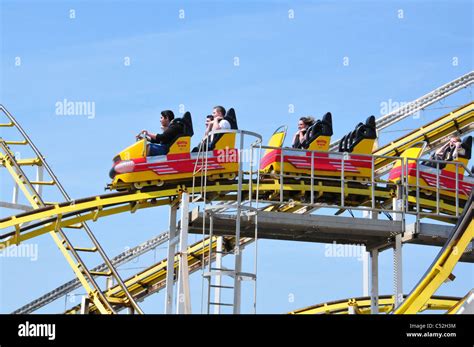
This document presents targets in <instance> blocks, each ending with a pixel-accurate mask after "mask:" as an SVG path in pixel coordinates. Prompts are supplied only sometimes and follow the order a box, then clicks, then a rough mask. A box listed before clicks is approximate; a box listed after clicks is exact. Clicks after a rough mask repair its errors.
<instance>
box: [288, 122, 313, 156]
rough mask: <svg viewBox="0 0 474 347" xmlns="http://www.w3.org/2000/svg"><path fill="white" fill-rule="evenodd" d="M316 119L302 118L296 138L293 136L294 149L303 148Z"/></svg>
mask: <svg viewBox="0 0 474 347" xmlns="http://www.w3.org/2000/svg"><path fill="white" fill-rule="evenodd" d="M313 123H314V118H313V117H311V116H306V117H301V118H300V120H299V121H298V131H297V132H296V134H295V136H293V144H292V145H291V147H292V148H300V149H301V148H303V145H302V144H303V142H304V140H305V137H306V131H307V130H308V128H309V127H310V126H311V125H313Z"/></svg>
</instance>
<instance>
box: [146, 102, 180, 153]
mask: <svg viewBox="0 0 474 347" xmlns="http://www.w3.org/2000/svg"><path fill="white" fill-rule="evenodd" d="M160 123H161V129H162V130H163V133H162V134H153V133H150V132H149V131H148V130H143V131H142V132H141V133H140V134H144V135H146V136H147V137H148V138H149V139H150V144H149V145H148V153H147V155H148V156H155V155H166V154H167V153H168V151H169V149H170V145H171V143H172V142H173V141H174V140H175V139H176V138H177V137H178V136H180V135H181V134H183V133H184V128H183V124H182V123H180V122H176V121H174V113H173V111H171V110H165V111H161V119H160Z"/></svg>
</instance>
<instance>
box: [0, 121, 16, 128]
mask: <svg viewBox="0 0 474 347" xmlns="http://www.w3.org/2000/svg"><path fill="white" fill-rule="evenodd" d="M14 125H15V124H13V123H12V122H10V123H0V128H8V127H12V126H14Z"/></svg>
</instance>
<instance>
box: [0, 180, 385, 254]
mask: <svg viewBox="0 0 474 347" xmlns="http://www.w3.org/2000/svg"><path fill="white" fill-rule="evenodd" d="M183 189H186V187H182V186H178V187H176V188H174V189H164V190H158V191H152V192H141V191H136V192H129V193H112V194H107V195H103V196H96V197H92V198H88V199H82V200H77V201H75V202H74V203H63V204H56V205H54V206H48V207H46V208H41V209H37V210H35V211H31V212H27V213H22V214H20V215H17V216H11V217H9V218H6V219H4V220H1V221H0V229H5V228H9V227H17V226H19V225H21V224H24V223H29V222H34V221H41V220H44V219H50V218H58V217H62V218H61V220H60V221H59V222H58V225H59V226H61V227H66V226H70V225H74V224H77V223H80V222H84V221H87V220H91V219H92V220H97V219H98V218H101V217H104V216H110V215H112V214H116V213H123V212H128V211H133V210H137V209H142V208H147V207H153V206H159V205H161V204H167V203H169V201H170V200H169V199H170V198H172V197H175V196H177V195H178V194H179V192H180V191H181V190H183ZM236 189H237V185H235V184H216V185H212V186H208V187H207V188H206V190H207V193H233V192H235V191H236ZM249 189H250V186H249V185H248V184H244V185H243V190H244V191H248V190H249ZM252 189H253V190H256V185H255V184H254V185H252ZM316 189H317V191H319V192H322V193H338V194H340V192H341V188H340V187H339V186H325V185H321V186H318V187H317V188H316ZM259 190H260V191H261V192H271V191H273V192H275V193H278V194H279V192H280V184H279V183H271V184H269V183H265V184H260V187H259ZM283 190H284V191H285V193H289V192H299V193H304V192H307V191H309V190H310V187H309V186H307V185H304V184H284V185H283ZM195 192H196V193H199V187H196V189H195ZM345 193H346V194H347V195H350V194H352V195H356V196H359V197H360V196H366V197H370V196H371V190H370V187H364V188H350V187H345ZM375 193H376V194H375V196H376V197H378V198H383V199H390V198H392V197H393V192H391V191H386V190H378V189H376V190H375ZM157 199H164V201H162V202H161V203H160V202H159V201H156V202H155V200H157ZM120 204H123V205H125V206H121V207H118V206H117V205H120ZM76 214H81V216H80V217H76V216H75V215H76ZM69 215H71V217H65V216H69ZM13 217H14V218H13ZM48 224H49V225H46V226H43V227H41V228H39V229H35V230H34V231H31V232H28V233H22V234H20V235H19V236H18V237H14V236H12V237H10V238H9V239H6V240H3V241H2V242H0V247H8V246H10V245H12V244H16V243H17V242H22V241H25V240H27V239H31V238H33V237H36V236H39V235H41V234H44V233H46V232H48V231H51V230H52V228H53V226H52V224H53V222H52V221H51V222H50V223H48Z"/></svg>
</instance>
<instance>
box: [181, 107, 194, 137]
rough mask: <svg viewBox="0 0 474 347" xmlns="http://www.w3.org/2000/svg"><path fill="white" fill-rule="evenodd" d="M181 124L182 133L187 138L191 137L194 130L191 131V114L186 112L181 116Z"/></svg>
mask: <svg viewBox="0 0 474 347" xmlns="http://www.w3.org/2000/svg"><path fill="white" fill-rule="evenodd" d="M183 123H184V133H185V135H187V136H193V135H194V129H193V119H192V118H191V113H190V112H186V113H185V114H184V116H183Z"/></svg>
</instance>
